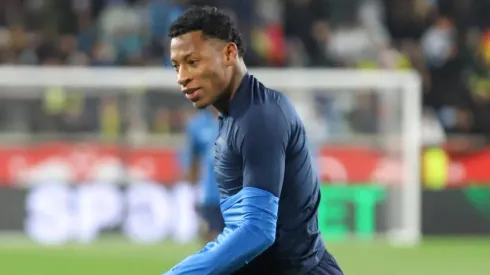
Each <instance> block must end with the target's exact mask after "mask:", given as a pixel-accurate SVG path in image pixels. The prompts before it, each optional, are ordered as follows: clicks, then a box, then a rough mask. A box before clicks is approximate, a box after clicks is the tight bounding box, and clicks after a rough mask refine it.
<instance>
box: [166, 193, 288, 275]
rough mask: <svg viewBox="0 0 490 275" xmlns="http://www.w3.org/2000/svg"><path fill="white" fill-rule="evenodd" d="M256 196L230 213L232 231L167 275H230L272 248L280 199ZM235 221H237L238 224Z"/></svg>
mask: <svg viewBox="0 0 490 275" xmlns="http://www.w3.org/2000/svg"><path fill="white" fill-rule="evenodd" d="M259 192H260V191H259ZM254 195H255V196H253V197H251V198H244V199H243V200H242V201H241V202H240V203H239V204H240V205H239V206H237V208H235V209H234V207H231V208H230V209H229V210H227V211H229V212H228V213H229V219H228V220H231V224H232V226H231V228H230V227H228V228H226V229H225V231H224V232H223V233H222V234H220V235H219V236H218V238H217V239H216V241H215V242H212V243H210V244H208V245H207V246H206V247H205V248H204V249H203V250H202V251H200V252H198V253H196V254H194V255H192V256H190V257H188V258H187V259H185V260H184V261H183V262H181V263H180V264H179V265H177V266H176V267H175V268H173V269H172V270H171V271H169V272H168V273H166V275H181V274H185V275H193V274H196V275H198V274H199V275H200V274H229V273H232V272H234V271H236V270H238V269H240V268H241V267H243V266H244V265H245V264H247V263H248V262H250V261H251V260H253V259H254V258H255V257H257V256H258V255H260V254H261V253H262V252H263V251H265V250H266V249H267V248H268V247H269V246H271V245H272V244H273V243H274V240H275V234H276V224H277V207H278V206H277V205H278V199H277V198H276V197H274V196H272V195H271V194H270V195H267V196H263V194H258V193H257V192H256V193H254ZM238 207H240V209H238ZM243 214H245V215H243ZM225 215H226V213H225ZM240 216H242V217H246V218H245V220H244V221H239V217H240ZM234 219H236V220H237V223H236V224H235V225H233V220H234Z"/></svg>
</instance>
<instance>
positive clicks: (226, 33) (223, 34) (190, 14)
mask: <svg viewBox="0 0 490 275" xmlns="http://www.w3.org/2000/svg"><path fill="white" fill-rule="evenodd" d="M193 31H201V32H202V34H203V35H204V37H206V38H216V39H219V40H223V41H226V42H232V43H234V44H236V46H237V48H238V55H239V56H240V57H243V55H244V54H245V48H244V45H243V40H242V36H241V34H240V32H239V31H238V29H237V27H236V26H235V22H234V21H233V19H232V18H231V17H230V16H229V15H228V14H226V13H225V12H223V11H222V10H220V9H218V8H216V7H210V6H205V7H192V8H190V9H188V10H186V11H185V12H184V13H183V14H182V15H181V16H179V17H178V18H177V19H176V20H175V21H174V22H173V23H172V25H171V26H170V30H169V37H170V38H175V37H177V36H180V35H183V34H186V33H189V32H193Z"/></svg>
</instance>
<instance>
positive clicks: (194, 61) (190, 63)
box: [189, 60, 198, 66]
mask: <svg viewBox="0 0 490 275" xmlns="http://www.w3.org/2000/svg"><path fill="white" fill-rule="evenodd" d="M197 62H198V61H197V60H189V65H191V66H195V65H197Z"/></svg>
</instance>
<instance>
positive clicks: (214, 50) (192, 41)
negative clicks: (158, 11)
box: [170, 31, 231, 109]
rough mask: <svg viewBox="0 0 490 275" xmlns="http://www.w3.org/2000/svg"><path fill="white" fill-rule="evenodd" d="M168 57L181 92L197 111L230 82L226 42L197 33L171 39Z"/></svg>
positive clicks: (214, 98)
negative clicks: (175, 73)
mask: <svg viewBox="0 0 490 275" xmlns="http://www.w3.org/2000/svg"><path fill="white" fill-rule="evenodd" d="M170 57H171V59H172V65H173V66H174V68H175V70H176V72H177V82H178V83H179V85H180V87H181V89H182V92H183V93H184V94H185V96H186V97H187V99H189V100H190V101H192V103H193V104H194V107H196V108H198V109H204V108H206V107H208V106H209V105H212V104H213V103H214V102H215V101H216V100H218V99H219V97H220V96H221V94H222V93H223V92H224V91H225V89H226V87H227V86H228V84H229V82H230V78H231V76H230V75H229V74H230V73H229V70H228V68H229V58H227V51H226V43H223V42H221V41H217V40H214V39H205V38H204V37H203V36H202V34H201V32H200V31H195V32H190V33H186V34H183V35H181V36H178V37H175V38H172V40H171V42H170Z"/></svg>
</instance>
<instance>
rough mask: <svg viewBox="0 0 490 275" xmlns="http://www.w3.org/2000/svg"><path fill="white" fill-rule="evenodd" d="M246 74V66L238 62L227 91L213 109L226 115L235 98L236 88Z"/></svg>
mask: <svg viewBox="0 0 490 275" xmlns="http://www.w3.org/2000/svg"><path fill="white" fill-rule="evenodd" d="M246 73H247V66H245V63H244V62H243V61H240V62H238V64H237V65H236V67H235V68H233V72H232V74H233V76H232V78H231V81H230V85H229V86H228V88H227V89H226V90H227V91H226V92H225V93H223V98H222V99H220V100H218V101H217V102H216V103H215V104H214V107H215V108H216V109H217V110H218V111H220V112H221V113H222V114H226V113H228V111H229V110H228V107H229V104H230V101H231V100H232V99H233V97H234V96H235V93H236V92H237V90H238V87H240V84H241V83H242V80H243V77H244V76H245V74H246Z"/></svg>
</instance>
